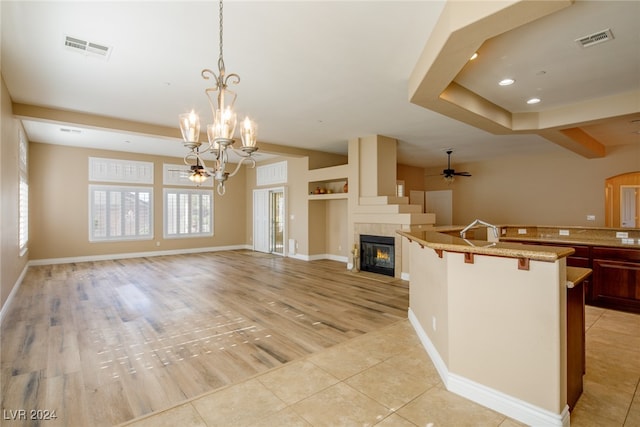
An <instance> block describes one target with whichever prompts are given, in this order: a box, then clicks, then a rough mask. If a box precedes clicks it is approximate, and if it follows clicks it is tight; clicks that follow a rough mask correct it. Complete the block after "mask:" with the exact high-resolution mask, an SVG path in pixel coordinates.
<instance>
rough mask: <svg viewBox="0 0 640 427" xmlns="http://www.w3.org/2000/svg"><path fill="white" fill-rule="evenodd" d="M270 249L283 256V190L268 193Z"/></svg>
mask: <svg viewBox="0 0 640 427" xmlns="http://www.w3.org/2000/svg"><path fill="white" fill-rule="evenodd" d="M270 196H271V197H270V203H269V204H270V215H269V216H270V218H269V220H270V221H269V222H270V229H271V233H270V234H271V236H270V241H271V243H270V249H271V252H273V253H276V254H280V255H284V222H285V221H284V190H282V189H279V190H273V191H270Z"/></svg>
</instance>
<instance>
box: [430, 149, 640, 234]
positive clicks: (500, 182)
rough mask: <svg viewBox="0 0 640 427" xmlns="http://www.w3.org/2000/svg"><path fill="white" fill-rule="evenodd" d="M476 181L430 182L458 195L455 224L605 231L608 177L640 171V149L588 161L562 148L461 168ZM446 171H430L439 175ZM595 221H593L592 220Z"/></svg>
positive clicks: (611, 151) (612, 151)
mask: <svg viewBox="0 0 640 427" xmlns="http://www.w3.org/2000/svg"><path fill="white" fill-rule="evenodd" d="M456 169H457V170H465V171H469V172H470V173H471V174H472V175H473V176H472V177H470V178H464V177H458V178H457V179H456V181H455V182H454V183H453V184H451V185H450V186H449V185H447V184H446V183H444V182H443V180H442V179H441V178H440V177H438V176H434V177H428V176H427V177H425V186H426V189H427V190H442V189H452V190H453V223H454V224H467V223H469V222H471V221H473V220H474V219H476V218H480V219H483V220H485V221H489V222H494V223H501V224H518V223H524V224H541V225H582V226H594V227H600V226H604V224H605V218H604V212H605V211H604V207H605V192H604V181H605V179H606V178H607V177H610V176H613V175H617V174H621V173H624V172H630V171H636V170H640V148H638V147H637V146H633V145H628V146H614V147H609V150H608V154H607V156H606V157H604V158H600V159H585V158H583V157H581V156H578V155H577V154H574V153H572V152H569V151H567V150H564V149H561V148H558V149H557V150H556V151H553V153H552V154H547V155H533V156H514V157H501V158H498V159H495V160H489V161H485V162H477V163H466V164H457V165H456ZM440 172H441V169H427V170H426V174H427V175H429V174H434V175H437V174H439V173H440ZM591 214H592V215H595V216H596V220H595V221H587V219H586V217H587V215H591Z"/></svg>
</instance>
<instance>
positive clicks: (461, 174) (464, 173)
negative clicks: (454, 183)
mask: <svg viewBox="0 0 640 427" xmlns="http://www.w3.org/2000/svg"><path fill="white" fill-rule="evenodd" d="M454 175H458V176H471V174H470V173H469V172H455V173H454Z"/></svg>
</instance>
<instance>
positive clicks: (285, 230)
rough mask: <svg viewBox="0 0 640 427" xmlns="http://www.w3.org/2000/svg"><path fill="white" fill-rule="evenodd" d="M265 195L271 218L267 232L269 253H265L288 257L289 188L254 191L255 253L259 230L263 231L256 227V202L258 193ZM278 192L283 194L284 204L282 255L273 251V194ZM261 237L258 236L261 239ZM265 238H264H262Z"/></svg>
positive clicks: (253, 240) (279, 187) (253, 241)
mask: <svg viewBox="0 0 640 427" xmlns="http://www.w3.org/2000/svg"><path fill="white" fill-rule="evenodd" d="M260 192H261V193H265V194H267V197H266V201H267V203H268V206H267V207H266V210H267V212H268V215H269V218H268V227H267V230H266V233H267V241H268V242H269V252H265V253H271V254H274V255H281V256H287V249H288V245H287V241H288V239H287V236H288V234H289V233H288V228H289V227H288V221H287V216H288V205H287V200H288V194H287V187H286V186H278V187H267V188H257V189H254V190H253V211H252V228H253V230H252V236H253V239H252V247H253V250H254V251H257V250H256V241H257V240H258V239H257V238H256V237H257V230H258V229H261V227H256V218H257V215H256V209H257V208H258V207H257V206H256V205H255V201H256V193H260ZM276 192H282V197H283V200H282V203H283V205H284V206H283V215H282V227H283V236H282V245H283V247H282V253H281V254H280V253H278V252H274V251H273V249H272V248H273V241H272V236H273V235H274V234H273V230H272V227H273V218H272V216H271V213H272V212H273V211H272V209H271V193H276ZM259 237H260V236H258V238H259ZM262 237H264V236H262ZM257 252H263V251H257Z"/></svg>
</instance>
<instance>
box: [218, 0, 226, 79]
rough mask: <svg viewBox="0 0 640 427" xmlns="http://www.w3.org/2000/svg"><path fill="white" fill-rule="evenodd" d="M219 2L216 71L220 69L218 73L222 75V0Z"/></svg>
mask: <svg viewBox="0 0 640 427" xmlns="http://www.w3.org/2000/svg"><path fill="white" fill-rule="evenodd" d="M219 4H220V7H219V25H220V56H218V71H220V74H222V75H224V71H225V69H224V59H223V57H222V0H220V2H219ZM221 78H222V77H221Z"/></svg>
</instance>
